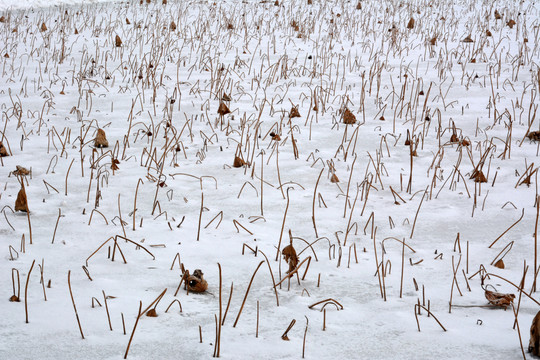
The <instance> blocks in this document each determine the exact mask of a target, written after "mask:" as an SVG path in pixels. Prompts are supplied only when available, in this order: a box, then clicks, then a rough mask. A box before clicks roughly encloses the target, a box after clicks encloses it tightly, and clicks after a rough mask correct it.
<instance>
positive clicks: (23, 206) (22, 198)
mask: <svg viewBox="0 0 540 360" xmlns="http://www.w3.org/2000/svg"><path fill="white" fill-rule="evenodd" d="M15 211H24V212H28V200H27V198H26V191H24V188H21V190H19V193H18V194H17V200H15Z"/></svg>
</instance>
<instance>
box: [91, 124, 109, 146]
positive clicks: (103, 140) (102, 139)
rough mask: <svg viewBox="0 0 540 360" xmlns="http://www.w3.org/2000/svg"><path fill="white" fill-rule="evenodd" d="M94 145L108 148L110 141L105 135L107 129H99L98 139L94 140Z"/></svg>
mask: <svg viewBox="0 0 540 360" xmlns="http://www.w3.org/2000/svg"><path fill="white" fill-rule="evenodd" d="M94 146H95V147H97V148H106V147H109V142H108V141H107V137H106V136H105V131H104V130H103V129H98V131H97V135H96V139H95V140H94Z"/></svg>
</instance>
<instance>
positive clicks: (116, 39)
mask: <svg viewBox="0 0 540 360" xmlns="http://www.w3.org/2000/svg"><path fill="white" fill-rule="evenodd" d="M114 43H115V45H116V47H120V46H122V39H120V36H118V35H116V37H115V38H114Z"/></svg>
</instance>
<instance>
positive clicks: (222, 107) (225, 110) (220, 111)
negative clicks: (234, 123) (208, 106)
mask: <svg viewBox="0 0 540 360" xmlns="http://www.w3.org/2000/svg"><path fill="white" fill-rule="evenodd" d="M217 112H218V114H219V115H221V116H223V115H227V114H230V113H231V110H229V108H228V107H227V105H225V103H223V102H221V103H219V107H218V110H217Z"/></svg>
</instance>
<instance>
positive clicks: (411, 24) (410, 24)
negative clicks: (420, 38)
mask: <svg viewBox="0 0 540 360" xmlns="http://www.w3.org/2000/svg"><path fill="white" fill-rule="evenodd" d="M407 29H409V30H412V29H414V18H412V17H411V18H410V19H409V22H408V23H407Z"/></svg>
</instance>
